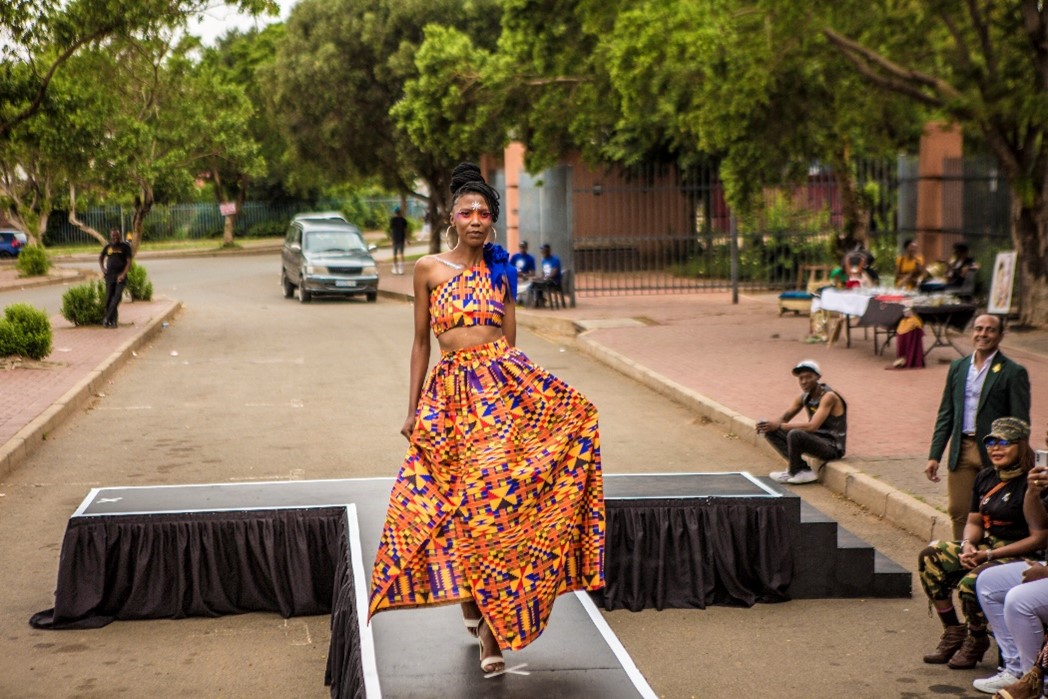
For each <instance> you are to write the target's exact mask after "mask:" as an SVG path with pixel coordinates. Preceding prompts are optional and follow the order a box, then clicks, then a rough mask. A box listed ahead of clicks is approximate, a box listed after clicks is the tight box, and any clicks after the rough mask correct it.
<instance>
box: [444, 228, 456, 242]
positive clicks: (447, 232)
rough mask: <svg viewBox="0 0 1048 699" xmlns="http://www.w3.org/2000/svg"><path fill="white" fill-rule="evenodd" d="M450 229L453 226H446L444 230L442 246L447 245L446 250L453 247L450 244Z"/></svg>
mask: <svg viewBox="0 0 1048 699" xmlns="http://www.w3.org/2000/svg"><path fill="white" fill-rule="evenodd" d="M452 227H453V226H451V225H448V227H447V228H445V229H444V244H445V245H447V246H448V248H452V247H454V245H452V244H451V229H452Z"/></svg>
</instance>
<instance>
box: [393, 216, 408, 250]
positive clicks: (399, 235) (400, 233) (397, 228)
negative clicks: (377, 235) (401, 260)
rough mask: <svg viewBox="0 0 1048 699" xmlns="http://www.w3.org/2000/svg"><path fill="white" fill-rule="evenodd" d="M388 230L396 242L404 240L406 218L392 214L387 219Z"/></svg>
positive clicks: (406, 232)
mask: <svg viewBox="0 0 1048 699" xmlns="http://www.w3.org/2000/svg"><path fill="white" fill-rule="evenodd" d="M389 230H390V233H392V234H393V240H394V241H395V242H398V243H402V242H404V239H405V238H406V237H407V234H408V220H407V219H406V218H404V217H403V216H399V215H398V216H394V217H393V218H391V219H389Z"/></svg>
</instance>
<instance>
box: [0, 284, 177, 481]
mask: <svg viewBox="0 0 1048 699" xmlns="http://www.w3.org/2000/svg"><path fill="white" fill-rule="evenodd" d="M15 288H18V287H15ZM3 290H4V285H3V280H2V279H0V291H3ZM12 296H13V295H12V294H4V293H0V307H3V306H6V305H7V304H8V303H11V301H10V300H9V299H10V298H12ZM180 306H181V304H180V303H179V302H177V301H173V300H171V299H154V300H153V301H150V302H142V301H139V302H136V303H130V302H125V303H122V304H120V326H119V327H118V328H115V329H109V328H103V327H102V326H100V325H95V326H85V327H79V328H78V327H75V326H73V325H72V324H71V323H70V322H69V321H67V320H66V319H65V318H63V317H62V316H60V315H56V316H54V317H52V318H51V326H52V328H53V329H54V337H53V348H52V350H51V354H50V355H49V356H48V357H47V358H46V359H45V360H43V361H41V362H32V361H26V362H23V363H22V365H21V366H19V367H17V368H8V369H6V370H0V479H2V478H3V477H5V476H6V475H7V474H8V473H10V472H11V471H12V470H13V469H14V468H16V467H17V466H18V465H19V464H20V463H21V462H22V461H23V460H24V459H25V458H26V456H27V455H28V454H29V453H31V452H32V450H33V449H35V448H36V447H37V446H38V445H39V444H40V442H41V441H42V440H44V439H46V437H47V435H48V433H50V432H52V431H53V430H54V429H55V428H56V427H58V425H59V424H61V422H62V421H63V420H65V419H66V418H67V417H69V416H70V415H71V414H72V413H73V412H74V411H76V410H78V409H80V408H81V407H82V406H83V405H84V404H85V403H86V401H87V400H89V399H90V398H91V396H93V395H95V394H98V393H101V392H104V391H105V385H106V382H107V381H108V380H109V378H110V377H111V376H112V374H113V373H114V372H115V371H116V370H117V369H118V368H119V367H120V366H121V365H122V364H123V363H124V361H126V360H127V359H128V358H130V357H131V356H132V355H133V353H134V352H135V351H136V350H137V349H138V348H139V347H141V346H142V345H143V344H145V343H146V342H148V341H149V339H150V338H151V337H152V336H153V335H154V334H155V333H157V332H159V331H160V330H162V329H163V327H164V325H165V324H166V323H167V321H168V320H169V319H170V318H171V317H173V316H174V315H175V313H176V312H177V311H178V309H179V307H180Z"/></svg>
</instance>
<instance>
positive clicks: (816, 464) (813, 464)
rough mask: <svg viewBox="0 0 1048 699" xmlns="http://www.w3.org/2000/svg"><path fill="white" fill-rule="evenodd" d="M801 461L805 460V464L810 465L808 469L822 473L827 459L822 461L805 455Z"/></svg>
mask: <svg viewBox="0 0 1048 699" xmlns="http://www.w3.org/2000/svg"><path fill="white" fill-rule="evenodd" d="M801 459H803V460H804V462H805V463H806V464H808V467H809V468H810V469H811V470H812V471H814V472H815V473H818V472H819V471H821V470H822V467H823V466H825V465H826V459H820V458H819V457H817V456H812V455H811V454H804V455H803V456H801Z"/></svg>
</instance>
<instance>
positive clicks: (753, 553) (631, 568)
mask: <svg viewBox="0 0 1048 699" xmlns="http://www.w3.org/2000/svg"><path fill="white" fill-rule="evenodd" d="M606 512H607V518H608V528H607V537H606V540H605V546H606V552H605V580H606V587H605V588H604V590H603V592H602V593H596V595H595V596H596V598H597V599H598V600H599V602H600V603H601V604H602V605H603V606H604V608H605V609H607V610H609V611H611V610H614V609H629V610H631V611H640V610H642V609H660V610H661V609H667V608H692V609H704V608H705V607H706V606H707V605H711V604H717V605H739V606H743V605H744V606H752V605H753V604H755V603H757V602H782V601H785V600H787V599H789V597H788V595H787V593H786V591H787V589H788V588H789V585H790V582H791V581H792V579H793V553H792V546H791V542H792V534H791V531H792V530H791V527H790V521H789V517H788V514H787V511H786V509H785V508H784V507H783V506H782V504H781V501H779V500H778V499H777V498H776V499H769V500H767V501H754V500H753V499H747V500H745V501H733V500H730V499H719V500H718V499H712V500H701V501H695V500H692V501H680V500H677V501H673V500H658V501H651V502H648V503H643V502H641V503H638V502H637V501H631V502H623V501H615V500H608V501H606Z"/></svg>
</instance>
